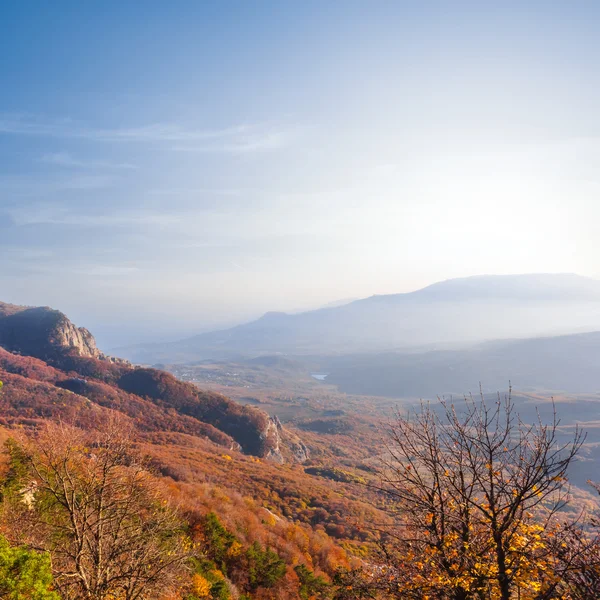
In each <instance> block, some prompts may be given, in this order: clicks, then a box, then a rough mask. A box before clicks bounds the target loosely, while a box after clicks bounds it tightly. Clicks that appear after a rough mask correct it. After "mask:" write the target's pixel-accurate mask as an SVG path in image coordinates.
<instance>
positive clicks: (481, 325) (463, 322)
mask: <svg viewBox="0 0 600 600" xmlns="http://www.w3.org/2000/svg"><path fill="white" fill-rule="evenodd" d="M596 329H600V281H597V280H594V279H589V278H586V277H581V276H578V275H573V274H537V275H502V276H496V275H485V276H477V277H469V278H463V279H452V280H448V281H443V282H440V283H436V284H433V285H431V286H428V287H426V288H423V289H421V290H417V291H415V292H410V293H404V294H390V295H382V296H371V297H370V298H366V299H363V300H357V301H354V302H351V303H349V304H345V305H343V306H337V307H331V308H323V309H320V310H315V311H310V312H305V313H299V314H293V315H290V314H286V313H275V312H271V313H267V314H265V315H264V316H263V317H261V318H260V319H258V320H256V321H253V322H251V323H247V324H244V325H239V326H237V327H233V328H231V329H226V330H222V331H215V332H210V333H204V334H201V335H197V336H194V337H191V338H188V339H185V340H182V341H179V342H173V343H169V344H142V345H138V346H132V347H128V348H120V349H117V350H116V351H115V352H116V353H117V354H118V355H119V356H123V357H125V358H128V359H130V360H132V361H134V362H137V363H146V364H153V363H156V362H164V363H169V362H171V363H174V362H188V361H193V360H202V359H206V358H224V359H231V358H237V357H240V356H258V355H264V354H277V353H288V354H340V353H342V354H346V353H356V352H382V351H390V350H397V349H408V348H424V347H431V346H439V345H455V346H456V345H460V344H462V345H464V344H473V343H477V342H481V341H484V340H491V339H505V338H514V337H520V338H526V337H532V336H542V335H559V334H568V333H576V332H584V331H593V330H596Z"/></svg>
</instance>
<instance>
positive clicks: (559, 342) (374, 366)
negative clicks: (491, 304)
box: [320, 332, 600, 407]
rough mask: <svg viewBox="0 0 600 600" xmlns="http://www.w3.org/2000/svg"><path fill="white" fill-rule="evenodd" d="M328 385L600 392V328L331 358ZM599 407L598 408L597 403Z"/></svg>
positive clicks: (417, 393) (408, 392)
mask: <svg viewBox="0 0 600 600" xmlns="http://www.w3.org/2000/svg"><path fill="white" fill-rule="evenodd" d="M320 368H321V369H322V370H323V371H325V372H326V373H328V375H327V377H326V381H327V383H333V384H336V385H337V386H338V387H339V389H340V390H342V391H345V392H348V393H352V394H366V395H378V396H390V397H397V398H400V397H404V398H406V397H414V398H418V397H422V398H435V397H436V396H437V395H439V394H459V395H462V394H463V393H464V392H465V391H467V390H471V391H473V392H478V391H479V382H480V381H481V382H482V384H483V386H484V391H486V392H492V393H493V392H494V391H496V390H499V389H505V388H506V386H507V384H508V378H510V380H511V382H512V384H513V386H515V387H516V388H517V389H519V390H521V391H527V390H546V391H553V392H568V393H573V394H598V393H600V332H592V333H581V334H576V335H565V336H556V337H547V338H533V339H527V340H502V341H495V342H487V343H484V344H480V345H476V346H474V347H470V348H468V349H462V350H442V351H430V352H421V353H410V354H409V353H386V354H367V355H365V354H363V355H348V356H339V357H331V358H326V359H324V361H323V362H322V363H321V365H320ZM594 405H595V407H597V406H598V404H597V402H594Z"/></svg>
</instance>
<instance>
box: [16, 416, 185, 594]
mask: <svg viewBox="0 0 600 600" xmlns="http://www.w3.org/2000/svg"><path fill="white" fill-rule="evenodd" d="M8 452H9V458H10V471H9V475H8V478H7V482H6V485H5V505H7V511H8V512H9V517H10V519H11V521H12V522H13V528H12V532H13V534H14V536H15V537H20V538H21V539H22V541H24V542H26V543H28V545H30V546H34V547H37V548H39V549H40V550H43V551H47V552H49V553H50V555H51V557H52V567H53V572H54V576H55V582H56V587H57V589H58V590H59V592H60V593H61V596H62V597H63V598H65V599H67V600H69V599H87V600H106V599H108V598H119V599H123V600H142V599H144V598H149V597H153V594H154V592H155V591H156V590H157V589H159V588H160V589H161V590H165V589H168V588H169V585H170V584H171V583H172V581H173V580H174V577H175V575H176V574H177V573H178V572H180V571H181V569H182V568H183V567H184V564H185V561H186V559H187V556H188V552H187V546H188V542H187V538H186V537H185V535H184V532H183V529H182V525H181V522H180V520H179V518H178V515H177V513H176V511H175V510H174V509H173V508H172V507H170V506H169V504H168V503H167V502H166V501H165V500H163V499H162V498H161V496H160V494H159V490H158V487H157V484H156V483H155V480H154V479H153V477H152V475H151V474H150V473H149V472H148V470H147V468H146V465H145V463H144V461H143V460H142V459H141V458H140V456H139V455H138V454H137V453H136V452H135V450H134V448H133V444H132V442H131V437H130V435H129V431H128V430H127V429H126V428H125V427H124V426H123V425H122V424H121V423H118V422H116V421H113V422H111V423H109V424H108V425H107V426H105V427H104V428H103V429H101V430H98V431H94V432H91V433H90V432H84V431H81V430H79V429H75V428H73V427H70V426H66V425H55V424H47V425H46V426H45V427H44V428H43V429H42V430H41V431H40V432H39V433H38V434H37V435H36V436H35V437H34V438H33V439H23V440H20V441H19V442H12V443H11V444H9V446H8Z"/></svg>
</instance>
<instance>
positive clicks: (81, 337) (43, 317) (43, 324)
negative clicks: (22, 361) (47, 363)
mask: <svg viewBox="0 0 600 600" xmlns="http://www.w3.org/2000/svg"><path fill="white" fill-rule="evenodd" d="M0 346H2V347H3V348H5V349H6V350H9V351H10V352H17V353H20V354H25V355H27V356H34V357H36V358H39V359H41V360H56V359H58V358H60V357H62V356H64V355H67V354H74V355H76V356H80V357H84V358H96V359H99V360H109V361H116V362H118V361H119V360H120V359H112V358H110V357H108V356H106V355H104V354H102V352H100V350H98V348H97V347H96V340H95V339H94V336H93V335H92V334H91V333H90V332H89V331H88V330H87V329H85V328H84V327H77V326H76V325H74V324H73V323H72V322H71V321H70V320H69V319H68V317H67V316H66V315H65V314H63V313H62V312H60V311H58V310H54V309H52V308H49V307H47V306H40V307H28V306H17V305H15V304H5V303H0ZM124 362H125V361H124Z"/></svg>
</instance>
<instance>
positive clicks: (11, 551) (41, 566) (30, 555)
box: [0, 536, 59, 600]
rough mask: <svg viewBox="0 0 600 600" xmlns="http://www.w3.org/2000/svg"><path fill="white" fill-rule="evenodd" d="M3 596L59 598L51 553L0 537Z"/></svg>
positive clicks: (12, 598) (23, 599)
mask: <svg viewBox="0 0 600 600" xmlns="http://www.w3.org/2000/svg"><path fill="white" fill-rule="evenodd" d="M0 598H4V599H5V600H59V596H58V594H57V593H56V592H55V591H53V590H52V572H51V569H50V556H49V555H48V554H42V553H39V552H33V551H31V550H28V549H26V548H20V547H17V548H15V547H12V546H10V545H9V543H8V541H7V540H6V538H4V537H2V536H0Z"/></svg>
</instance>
